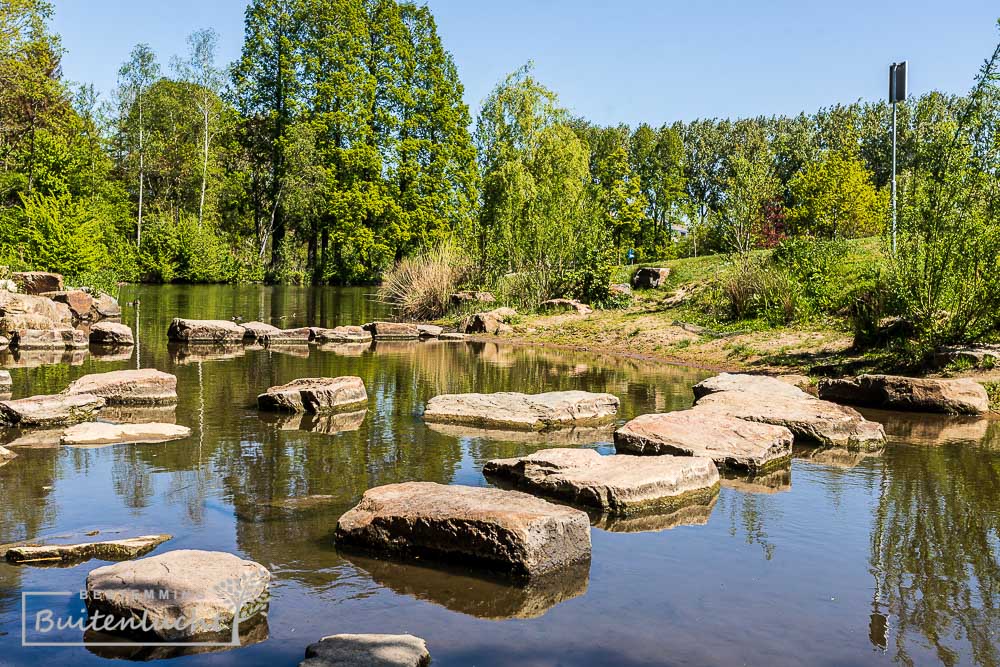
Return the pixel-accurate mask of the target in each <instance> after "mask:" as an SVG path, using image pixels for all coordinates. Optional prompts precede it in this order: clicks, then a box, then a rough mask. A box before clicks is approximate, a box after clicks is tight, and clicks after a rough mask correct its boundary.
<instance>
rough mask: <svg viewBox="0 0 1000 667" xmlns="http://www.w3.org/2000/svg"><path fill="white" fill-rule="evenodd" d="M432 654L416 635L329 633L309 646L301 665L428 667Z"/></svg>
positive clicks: (322, 666) (306, 666)
mask: <svg viewBox="0 0 1000 667" xmlns="http://www.w3.org/2000/svg"><path fill="white" fill-rule="evenodd" d="M429 664H431V654H430V653H428V652H427V645H426V644H425V643H424V640H423V639H420V638H419V637H414V636H413V635H330V636H329V637H323V638H322V639H320V640H319V641H318V642H316V643H315V644H310V645H309V647H308V648H307V649H306V659H305V660H303V661H302V662H300V663H299V667H426V666H427V665H429Z"/></svg>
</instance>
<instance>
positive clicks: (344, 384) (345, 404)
mask: <svg viewBox="0 0 1000 667" xmlns="http://www.w3.org/2000/svg"><path fill="white" fill-rule="evenodd" d="M367 406H368V393H367V392H366V391H365V383H364V381H362V379H361V378H359V377H356V376H353V375H346V376H343V377H336V378H300V379H298V380H292V381H291V382H289V383H288V384H283V385H279V386H277V387H271V388H270V389H268V390H267V391H266V392H264V393H263V394H261V395H259V396H258V397H257V407H258V408H259V409H261V410H276V411H278V412H315V413H323V412H342V411H351V410H358V409H359V408H361V407H367Z"/></svg>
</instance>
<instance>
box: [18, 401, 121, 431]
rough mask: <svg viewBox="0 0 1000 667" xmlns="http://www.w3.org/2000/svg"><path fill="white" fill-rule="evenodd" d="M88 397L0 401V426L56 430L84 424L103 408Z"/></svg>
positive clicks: (102, 404)
mask: <svg viewBox="0 0 1000 667" xmlns="http://www.w3.org/2000/svg"><path fill="white" fill-rule="evenodd" d="M104 404H105V401H104V399H103V398H101V397H99V396H94V395H92V394H73V395H70V394H53V395H43V396H31V397H29V398H19V399H17V400H11V401H0V424H7V425H9V426H21V427H31V426H56V425H59V424H74V423H76V422H82V421H87V420H88V419H90V418H91V417H93V416H94V414H95V413H97V411H98V410H100V409H101V408H103V407H104Z"/></svg>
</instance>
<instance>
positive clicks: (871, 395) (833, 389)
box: [819, 375, 990, 415]
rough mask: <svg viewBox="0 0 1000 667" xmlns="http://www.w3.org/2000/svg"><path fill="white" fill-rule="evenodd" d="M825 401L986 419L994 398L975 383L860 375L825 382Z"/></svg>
mask: <svg viewBox="0 0 1000 667" xmlns="http://www.w3.org/2000/svg"><path fill="white" fill-rule="evenodd" d="M819 397H820V398H822V399H826V400H830V401H836V402H838V403H848V404H852V405H864V406H868V407H873V408H883V409H889V410H912V411H914V412H943V413H945V414H961V415H982V414H986V413H987V412H989V411H990V397H989V395H987V393H986V389H984V388H983V386H982V385H981V384H979V383H978V382H976V381H975V380H968V379H942V378H911V377H903V376H901V375H859V376H858V377H856V378H843V379H823V380H821V381H820V383H819Z"/></svg>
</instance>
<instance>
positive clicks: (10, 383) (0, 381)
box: [0, 371, 14, 394]
mask: <svg viewBox="0 0 1000 667" xmlns="http://www.w3.org/2000/svg"><path fill="white" fill-rule="evenodd" d="M13 388H14V379H13V378H11V376H10V371H0V394H8V393H10V390H11V389H13Z"/></svg>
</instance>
